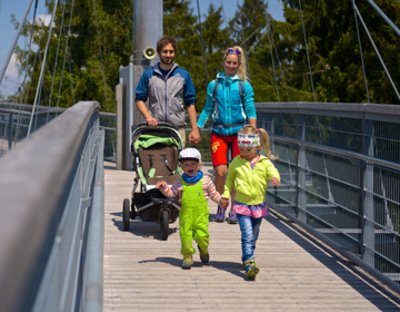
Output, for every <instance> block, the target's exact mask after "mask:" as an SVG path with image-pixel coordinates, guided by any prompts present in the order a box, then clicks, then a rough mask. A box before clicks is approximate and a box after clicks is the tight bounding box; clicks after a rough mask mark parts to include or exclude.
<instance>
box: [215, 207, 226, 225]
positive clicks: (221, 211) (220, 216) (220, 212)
mask: <svg viewBox="0 0 400 312" xmlns="http://www.w3.org/2000/svg"><path fill="white" fill-rule="evenodd" d="M225 210H226V209H225V208H222V207H220V206H218V209H217V214H216V215H215V222H219V223H221V222H224V220H225Z"/></svg>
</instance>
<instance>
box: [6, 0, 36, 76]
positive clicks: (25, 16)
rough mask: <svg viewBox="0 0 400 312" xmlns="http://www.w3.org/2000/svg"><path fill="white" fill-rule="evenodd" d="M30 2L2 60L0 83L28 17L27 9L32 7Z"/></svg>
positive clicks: (31, 0)
mask: <svg viewBox="0 0 400 312" xmlns="http://www.w3.org/2000/svg"><path fill="white" fill-rule="evenodd" d="M32 2H33V0H30V1H29V4H28V6H27V7H26V10H25V14H24V17H23V19H22V21H21V23H20V24H19V26H18V30H17V33H16V34H15V37H14V42H13V44H12V46H11V49H10V51H9V52H8V55H7V57H6V59H5V61H4V65H3V67H2V69H1V71H0V83H1V82H2V81H3V78H4V74H5V73H6V70H7V67H8V64H9V62H10V59H11V56H12V54H13V53H14V51H15V47H16V46H17V42H18V39H19V36H20V35H21V32H22V29H23V28H24V26H25V22H26V18H27V17H28V14H29V11H30V10H31V7H32Z"/></svg>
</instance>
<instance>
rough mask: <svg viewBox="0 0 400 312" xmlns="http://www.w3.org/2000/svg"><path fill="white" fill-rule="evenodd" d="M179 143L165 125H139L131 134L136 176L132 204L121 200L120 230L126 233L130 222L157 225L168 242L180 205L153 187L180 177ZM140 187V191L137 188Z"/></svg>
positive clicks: (179, 140) (178, 137)
mask: <svg viewBox="0 0 400 312" xmlns="http://www.w3.org/2000/svg"><path fill="white" fill-rule="evenodd" d="M181 149H182V140H181V137H180V136H179V133H178V131H177V130H176V129H174V128H173V127H171V126H170V125H168V124H165V123H164V124H163V123H161V124H159V125H158V126H157V127H152V126H148V125H147V124H140V125H138V126H137V127H136V128H135V129H134V131H133V133H132V154H133V170H134V172H135V173H136V176H135V178H134V185H133V189H132V198H131V202H130V200H129V199H128V198H125V199H124V201H123V210H122V215H123V229H124V231H129V226H130V219H135V218H136V217H137V216H139V217H140V218H141V219H142V221H156V222H157V223H159V224H160V229H161V236H162V239H164V240H167V239H168V235H169V223H173V222H175V221H176V219H177V218H178V216H179V211H180V206H179V203H178V202H177V199H175V198H168V197H165V196H164V195H163V194H162V193H161V191H160V190H158V189H157V188H156V183H157V182H158V181H160V180H164V181H166V182H167V183H168V184H170V185H171V184H172V183H173V182H174V181H175V180H176V179H177V178H179V177H180V168H179V166H178V156H179V152H180V150H181ZM138 186H139V192H136V189H137V188H138Z"/></svg>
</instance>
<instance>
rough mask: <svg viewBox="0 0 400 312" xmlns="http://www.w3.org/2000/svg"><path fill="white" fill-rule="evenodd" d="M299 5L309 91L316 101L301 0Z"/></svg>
mask: <svg viewBox="0 0 400 312" xmlns="http://www.w3.org/2000/svg"><path fill="white" fill-rule="evenodd" d="M299 6H300V19H301V26H302V28H303V37H304V44H305V46H306V54H307V63H308V70H309V72H310V84H311V92H312V95H313V98H314V102H315V101H316V98H315V92H314V82H313V77H312V72H311V61H310V54H309V52H308V44H307V34H306V28H305V26H304V19H303V10H302V9H301V0H299Z"/></svg>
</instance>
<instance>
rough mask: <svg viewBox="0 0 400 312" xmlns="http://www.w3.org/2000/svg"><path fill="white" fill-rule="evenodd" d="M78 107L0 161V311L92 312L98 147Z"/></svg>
mask: <svg viewBox="0 0 400 312" xmlns="http://www.w3.org/2000/svg"><path fill="white" fill-rule="evenodd" d="M98 108H99V105H98V104H97V103H95V102H80V103H78V104H76V105H75V106H73V107H72V108H70V109H68V110H66V111H65V112H64V113H63V114H61V115H60V116H59V117H57V118H55V119H54V120H52V121H51V122H50V123H48V124H46V125H45V126H44V127H42V128H41V129H39V130H37V131H36V132H34V133H33V134H32V135H31V136H30V137H29V139H26V140H23V141H21V142H19V144H18V145H17V146H16V147H15V148H13V149H12V150H11V151H10V152H8V153H6V154H5V155H4V156H3V157H2V158H0V172H1V175H0V198H1V200H0V209H1V212H2V218H1V219H0V296H1V300H0V310H1V311H92V310H93V311H99V310H101V306H102V283H103V277H102V257H103V255H102V250H103V233H104V232H103V222H104V221H103V217H104V198H103V192H104V190H103V189H104V185H103V183H104V177H103V143H104V142H103V141H104V133H103V131H102V130H101V129H100V126H99V112H98Z"/></svg>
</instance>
